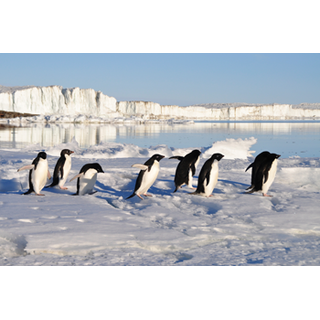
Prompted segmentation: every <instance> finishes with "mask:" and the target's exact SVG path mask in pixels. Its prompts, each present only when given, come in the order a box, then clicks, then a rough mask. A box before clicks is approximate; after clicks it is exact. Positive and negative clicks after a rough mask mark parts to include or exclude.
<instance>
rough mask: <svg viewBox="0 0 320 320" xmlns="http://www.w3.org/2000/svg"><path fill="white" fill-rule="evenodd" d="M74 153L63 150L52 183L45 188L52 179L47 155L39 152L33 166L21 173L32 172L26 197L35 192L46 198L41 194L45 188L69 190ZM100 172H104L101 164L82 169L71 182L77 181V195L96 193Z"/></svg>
mask: <svg viewBox="0 0 320 320" xmlns="http://www.w3.org/2000/svg"><path fill="white" fill-rule="evenodd" d="M72 153H74V152H73V151H71V150H69V149H63V150H62V151H61V153H60V158H59V159H58V161H57V163H56V165H55V168H54V171H53V179H52V183H51V184H50V185H48V186H45V185H46V183H47V181H48V179H50V178H51V175H50V172H49V168H48V161H47V154H46V153H45V152H43V151H41V152H39V153H38V155H37V157H36V158H35V159H34V160H33V161H32V164H31V165H27V166H24V167H22V168H20V169H18V172H19V171H22V170H30V171H29V190H28V191H27V192H25V193H23V194H24V195H27V194H30V193H32V192H34V193H35V194H36V195H37V196H44V194H41V193H40V192H41V190H42V189H43V188H52V187H55V186H57V185H58V186H59V188H60V189H62V190H66V189H68V188H66V187H64V184H65V182H66V181H67V178H68V175H69V172H70V170H71V154H72ZM99 172H102V173H103V172H104V171H103V170H102V168H101V166H100V164H99V163H88V164H85V165H84V166H83V167H82V168H81V169H80V172H79V174H77V175H76V176H75V177H73V178H72V179H71V180H70V181H69V182H71V181H72V180H74V179H77V192H76V193H75V195H84V194H87V193H88V194H92V193H94V191H93V187H94V185H95V183H96V181H97V174H98V173H99Z"/></svg>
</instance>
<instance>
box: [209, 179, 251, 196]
mask: <svg viewBox="0 0 320 320" xmlns="http://www.w3.org/2000/svg"><path fill="white" fill-rule="evenodd" d="M218 181H219V182H223V183H225V184H229V185H232V186H233V187H235V188H236V189H238V192H237V193H238V194H248V192H247V191H246V189H247V188H248V187H250V185H249V184H247V183H242V182H238V181H231V180H226V179H219V180H218ZM214 190H216V189H214ZM217 190H218V189H217ZM221 193H224V192H222V191H221Z"/></svg>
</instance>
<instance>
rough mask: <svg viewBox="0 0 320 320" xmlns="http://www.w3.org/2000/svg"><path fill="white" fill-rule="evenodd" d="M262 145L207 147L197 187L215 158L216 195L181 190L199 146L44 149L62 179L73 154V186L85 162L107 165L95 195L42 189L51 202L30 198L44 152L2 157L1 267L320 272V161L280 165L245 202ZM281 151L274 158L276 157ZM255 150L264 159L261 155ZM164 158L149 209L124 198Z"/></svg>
mask: <svg viewBox="0 0 320 320" xmlns="http://www.w3.org/2000/svg"><path fill="white" fill-rule="evenodd" d="M255 143H256V139H255V138H250V139H245V140H242V139H227V140H224V141H218V142H215V143H214V144H213V145H211V146H207V147H203V148H201V151H202V154H201V160H200V163H199V165H198V168H197V172H196V176H195V177H194V181H193V186H196V185H197V177H198V174H199V172H200V169H201V167H202V165H203V163H204V162H205V160H206V159H207V158H208V157H209V156H210V155H211V154H212V153H213V152H221V153H223V154H225V158H223V159H222V160H221V161H220V162H219V180H218V184H217V186H216V188H215V189H214V191H213V195H214V196H213V197H211V198H204V197H200V196H195V195H190V194H189V193H190V192H191V191H192V190H191V189H189V188H188V187H186V186H185V187H183V188H182V189H180V190H179V191H177V192H176V193H172V191H173V190H174V173H175V169H176V166H177V161H175V160H172V159H171V160H170V159H168V158H169V157H170V156H173V155H185V154H187V153H188V152H190V151H191V150H193V149H196V146H194V148H193V147H190V148H185V149H174V148H170V147H169V146H166V145H158V146H152V147H149V148H140V147H138V146H136V145H132V144H120V143H101V144H99V145H94V146H91V147H89V148H87V149H81V148H80V147H79V145H78V143H77V141H75V140H73V141H71V142H70V143H66V144H60V145H56V146H54V147H49V148H47V149H45V152H46V153H47V155H48V162H49V169H50V171H51V173H52V172H53V169H54V166H55V164H56V161H57V160H58V157H59V155H60V151H61V150H62V149H65V148H67V149H70V150H73V151H74V152H75V153H74V154H72V156H71V157H72V168H71V171H70V174H69V178H70V177H73V176H74V175H76V174H78V172H79V170H80V168H81V167H82V166H83V165H84V164H86V163H92V162H98V163H99V164H100V165H101V166H102V169H103V170H104V172H105V173H99V174H98V178H97V182H96V186H95V190H96V191H97V192H96V193H95V194H93V195H85V196H71V195H72V194H73V193H75V191H76V181H72V182H71V183H68V182H67V183H66V184H65V186H66V187H68V190H60V189H58V188H50V189H43V190H42V193H43V194H45V196H44V197H39V196H35V195H34V194H32V195H28V196H24V195H21V194H22V192H23V191H26V189H27V187H28V172H27V171H22V172H17V169H19V168H20V167H22V166H24V165H28V164H30V163H31V162H32V160H33V159H34V158H35V157H36V155H37V153H38V152H39V151H42V149H41V147H40V146H39V145H37V144H35V145H29V146H27V147H26V148H24V149H2V150H0V165H1V166H0V265H15V266H26V265H32V266H38V265H42V266H45V265H48V266H49V265H50V266H53V265H64V266H69V265H79V266H80V265H82V266H124V265H131V266H143V265H147V266H163V265H166V266H168V265H171V266H183V265H185V266H187V265H189V266H206V265H216V266H217V265H220V266H250V265H259V266H261V265H264V266H286V265H287V266H300V265H308V266H311V265H316V266H318V265H319V264H320V246H319V244H320V237H319V236H320V215H319V209H318V208H319V206H320V199H319V192H320V159H319V158H299V157H295V158H281V157H280V158H279V160H278V161H279V162H278V171H277V175H276V177H275V181H274V183H273V184H272V186H271V188H270V190H269V194H271V195H273V197H272V198H266V197H262V196H261V194H257V193H256V194H245V193H244V192H245V189H246V188H247V187H248V186H249V184H250V179H251V170H248V172H245V169H246V168H247V166H248V165H249V164H250V163H251V162H252V161H253V159H254V158H253V156H254V155H257V154H258V153H260V152H262V151H264V150H254V145H255ZM269 151H270V152H272V150H269ZM254 152H255V153H254ZM155 153H159V154H162V155H165V158H164V159H162V160H161V161H160V173H159V176H158V179H157V180H156V181H155V183H154V185H153V186H152V187H151V188H150V190H149V193H151V194H153V197H150V198H146V199H144V200H143V201H142V200H140V199H139V198H138V197H134V198H132V199H129V200H125V198H126V197H127V196H129V195H130V194H131V193H132V191H133V188H134V185H135V180H136V178H137V175H138V172H139V170H138V169H137V168H132V167H131V165H132V164H135V163H144V162H145V161H146V160H147V159H148V158H149V157H151V155H153V154H155Z"/></svg>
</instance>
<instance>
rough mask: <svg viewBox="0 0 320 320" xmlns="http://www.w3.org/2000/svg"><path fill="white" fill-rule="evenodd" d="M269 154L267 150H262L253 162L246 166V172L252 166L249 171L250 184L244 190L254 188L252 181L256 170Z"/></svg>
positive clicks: (254, 178)
mask: <svg viewBox="0 0 320 320" xmlns="http://www.w3.org/2000/svg"><path fill="white" fill-rule="evenodd" d="M269 155H270V152H269V151H263V152H261V153H260V154H258V155H257V156H256V158H255V159H254V162H252V163H251V164H250V165H249V166H248V168H247V169H246V170H245V172H247V170H248V169H250V168H252V173H251V186H250V187H248V188H247V189H246V190H249V189H252V188H254V182H255V180H256V174H257V171H258V170H259V167H260V166H261V164H262V163H263V162H264V161H265V160H266V159H267V157H268V156H269Z"/></svg>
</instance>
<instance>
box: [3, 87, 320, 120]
mask: <svg viewBox="0 0 320 320" xmlns="http://www.w3.org/2000/svg"><path fill="white" fill-rule="evenodd" d="M0 110H2V111H9V112H19V113H29V114H36V115H41V116H44V115H45V116H51V120H52V121H58V120H57V116H65V118H64V119H68V120H62V121H72V119H75V118H76V117H78V119H79V116H85V117H100V119H103V121H110V120H111V121H113V120H114V119H119V118H121V117H125V118H128V117H134V118H140V119H142V120H153V119H157V120H158V119H160V120H161V119H164V120H165V119H172V118H175V119H192V120H197V119H199V120H200V119H208V120H286V119H305V118H308V119H309V118H311V119H315V118H317V119H319V118H320V105H319V104H301V105H295V106H293V105H290V104H268V105H262V104H259V105H254V104H250V105H249V104H245V103H229V104H217V103H215V104H205V105H195V106H188V107H180V106H177V105H160V104H159V103H155V102H149V101H118V102H117V100H116V99H115V98H114V97H109V96H107V95H105V94H103V93H102V92H100V91H95V90H93V89H80V88H72V89H63V88H62V87H60V86H49V87H34V86H28V87H12V88H9V87H3V86H0ZM47 118H48V117H47ZM42 119H44V118H43V117H42Z"/></svg>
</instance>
